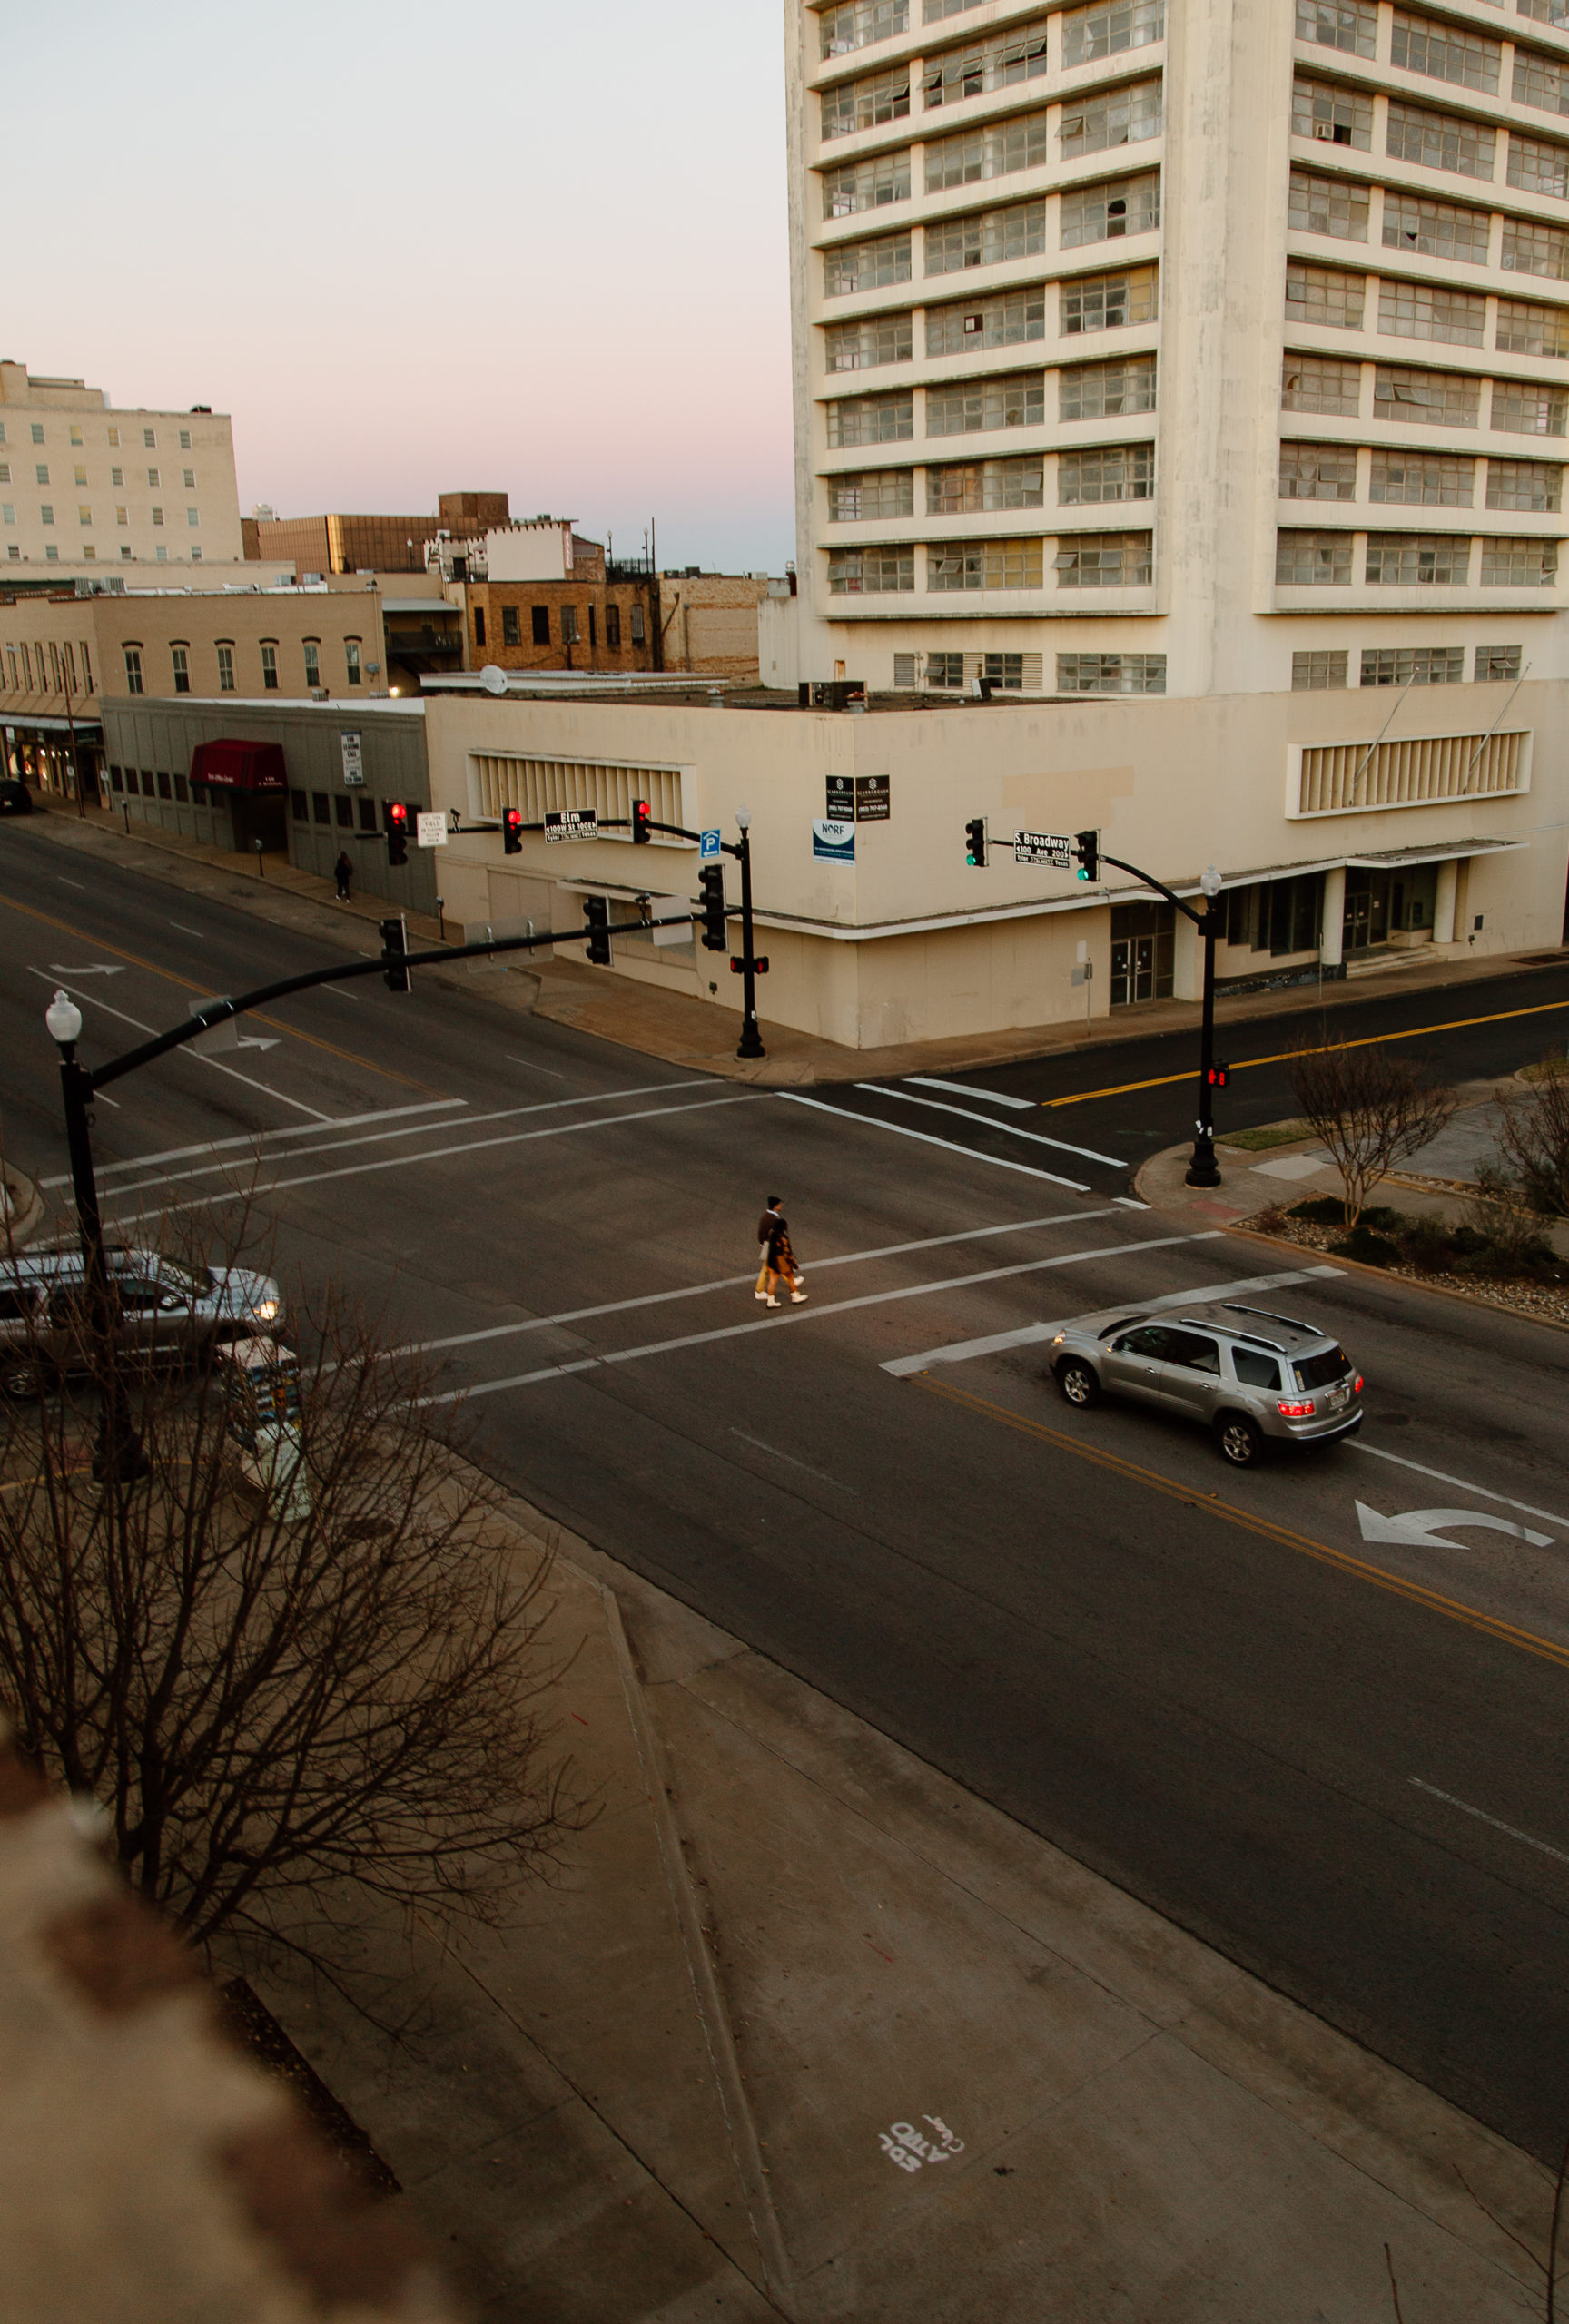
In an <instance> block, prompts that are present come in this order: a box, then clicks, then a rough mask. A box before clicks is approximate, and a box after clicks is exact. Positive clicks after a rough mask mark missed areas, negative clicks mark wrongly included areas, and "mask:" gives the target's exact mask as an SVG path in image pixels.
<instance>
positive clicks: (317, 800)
mask: <svg viewBox="0 0 1569 2324" xmlns="http://www.w3.org/2000/svg"><path fill="white" fill-rule="evenodd" d="M311 813H312V814H313V815H314V816H315V818H316V821H317V822H319V823H330V822H331V820H332V802H331V799H329V798H328V796H327V793H325V792H324V791H313V792H312V793H311Z"/></svg>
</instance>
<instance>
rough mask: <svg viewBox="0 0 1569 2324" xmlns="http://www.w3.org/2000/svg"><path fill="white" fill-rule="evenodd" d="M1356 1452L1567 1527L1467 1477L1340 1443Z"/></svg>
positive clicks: (1379, 1449)
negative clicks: (1369, 1454)
mask: <svg viewBox="0 0 1569 2324" xmlns="http://www.w3.org/2000/svg"><path fill="white" fill-rule="evenodd" d="M1344 1441H1345V1442H1346V1443H1348V1444H1350V1445H1351V1446H1352V1447H1353V1448H1354V1449H1355V1450H1356V1451H1357V1452H1370V1453H1371V1454H1372V1456H1373V1458H1374V1459H1375V1460H1376V1461H1389V1462H1393V1463H1394V1465H1395V1467H1396V1468H1397V1469H1414V1470H1415V1471H1416V1474H1417V1475H1418V1476H1419V1477H1432V1478H1433V1479H1434V1480H1435V1482H1436V1483H1438V1484H1441V1485H1457V1486H1458V1487H1459V1489H1460V1491H1461V1492H1474V1493H1475V1494H1476V1495H1477V1497H1478V1498H1479V1499H1480V1500H1482V1501H1498V1502H1503V1504H1504V1506H1505V1509H1518V1510H1519V1511H1520V1512H1521V1513H1522V1514H1523V1515H1524V1516H1526V1517H1544V1518H1545V1519H1546V1520H1547V1522H1548V1524H1549V1525H1564V1526H1569V1517H1561V1516H1560V1515H1559V1514H1558V1512H1557V1511H1556V1510H1555V1509H1536V1508H1534V1507H1533V1505H1532V1503H1531V1502H1528V1501H1512V1500H1511V1499H1510V1497H1509V1495H1508V1494H1507V1493H1506V1492H1493V1491H1491V1489H1490V1488H1489V1487H1488V1486H1486V1485H1474V1484H1473V1483H1472V1482H1471V1480H1470V1478H1469V1477H1452V1476H1449V1475H1448V1474H1447V1473H1446V1472H1445V1471H1444V1470H1443V1469H1425V1468H1424V1467H1423V1465H1422V1463H1421V1462H1420V1461H1407V1460H1406V1458H1405V1456H1404V1455H1403V1454H1402V1453H1399V1452H1385V1450H1384V1447H1383V1446H1382V1445H1381V1444H1367V1443H1364V1442H1363V1440H1362V1438H1361V1437H1359V1436H1351V1437H1347V1438H1346V1439H1345V1440H1344Z"/></svg>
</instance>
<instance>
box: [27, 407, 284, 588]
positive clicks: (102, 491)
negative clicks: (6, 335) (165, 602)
mask: <svg viewBox="0 0 1569 2324" xmlns="http://www.w3.org/2000/svg"><path fill="white" fill-rule="evenodd" d="M244 553H245V552H244V544H243V541H242V536H241V530H240V499H239V493H238V490H237V488H236V486H235V481H234V439H233V433H232V428H231V426H230V422H229V419H228V418H227V416H226V415H225V414H223V413H222V412H214V411H212V410H210V409H208V407H207V406H206V405H205V404H197V405H194V406H193V407H192V409H190V410H189V411H144V410H139V409H138V410H132V409H122V408H120V407H119V406H117V405H114V404H112V403H111V402H110V400H109V399H108V397H107V396H106V395H105V394H104V391H103V389H100V388H90V387H88V386H87V384H86V382H85V381H84V380H82V379H44V378H42V377H39V376H38V375H36V374H30V373H29V371H28V369H27V366H26V365H25V363H9V362H0V586H4V585H5V581H6V580H7V579H8V578H9V579H10V580H12V581H13V582H14V583H15V585H16V586H39V585H43V584H44V583H46V582H48V581H51V580H53V579H54V577H55V576H54V567H56V566H58V567H59V568H60V571H61V577H64V576H75V575H78V574H82V575H89V576H94V577H99V576H105V575H107V574H109V573H118V574H121V575H125V574H126V573H127V572H129V573H130V574H132V575H135V574H137V573H138V572H139V571H141V570H142V569H143V568H145V569H146V570H147V571H148V572H149V573H150V572H151V570H152V569H153V567H155V566H164V565H173V566H190V565H236V564H238V563H240V561H241V560H242V557H243V556H244ZM11 567H15V568H17V569H16V570H15V571H14V572H12V571H8V568H11Z"/></svg>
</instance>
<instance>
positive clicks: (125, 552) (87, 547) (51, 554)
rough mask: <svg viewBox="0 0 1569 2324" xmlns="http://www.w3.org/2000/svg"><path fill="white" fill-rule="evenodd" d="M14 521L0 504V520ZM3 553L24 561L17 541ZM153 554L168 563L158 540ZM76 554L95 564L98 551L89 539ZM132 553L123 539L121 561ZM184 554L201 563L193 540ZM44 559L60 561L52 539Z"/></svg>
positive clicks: (11, 510) (13, 514)
mask: <svg viewBox="0 0 1569 2324" xmlns="http://www.w3.org/2000/svg"><path fill="white" fill-rule="evenodd" d="M15 521H16V512H15V509H14V508H12V507H10V506H9V504H0V522H4V523H5V524H7V525H14V524H15ZM5 554H6V556H7V557H9V559H10V561H11V563H12V564H13V565H20V564H22V563H23V561H24V560H23V556H22V549H21V545H20V543H19V542H16V541H11V542H8V543H7V545H6V549H5ZM76 555H77V556H79V557H80V558H81V559H82V562H83V563H84V565H95V564H96V563H97V561H98V552H97V550H96V549H95V548H94V546H93V543H92V542H91V541H83V542H82V544H81V546H80V547H79V548H78V549H77V551H76ZM134 555H135V551H134V550H133V548H132V547H131V544H130V542H129V541H123V542H122V543H121V545H120V556H121V560H122V562H123V563H124V564H126V565H129V564H130V562H131V560H132V558H133V556H134ZM186 555H187V556H189V558H190V561H191V563H192V565H200V564H201V562H202V552H201V550H200V549H199V548H198V547H196V545H195V543H194V542H192V545H191V547H190V548H189V549H188V550H187V552H186ZM153 556H155V557H156V559H157V561H158V563H159V564H160V565H167V564H168V562H169V552H168V550H167V549H166V548H165V547H164V546H163V542H162V541H160V542H159V544H158V546H157V547H155V548H154V550H153ZM59 562H60V551H59V550H58V548H56V547H55V546H54V542H53V541H50V542H48V543H47V544H46V545H45V547H44V563H45V564H46V565H58V564H59Z"/></svg>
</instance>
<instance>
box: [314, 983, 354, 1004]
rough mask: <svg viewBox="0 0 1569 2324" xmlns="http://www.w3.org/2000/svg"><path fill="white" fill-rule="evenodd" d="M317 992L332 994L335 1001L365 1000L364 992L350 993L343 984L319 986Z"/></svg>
mask: <svg viewBox="0 0 1569 2324" xmlns="http://www.w3.org/2000/svg"><path fill="white" fill-rule="evenodd" d="M316 990H317V991H318V992H330V993H331V996H332V998H333V1000H353V1001H360V1000H364V998H365V996H364V994H363V993H362V992H350V990H349V988H348V986H347V985H343V984H319V985H318V986H317V988H316Z"/></svg>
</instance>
